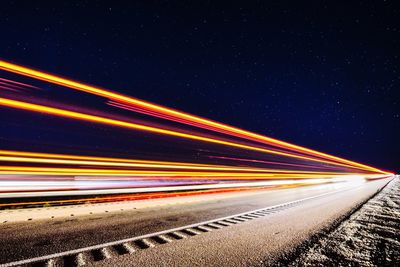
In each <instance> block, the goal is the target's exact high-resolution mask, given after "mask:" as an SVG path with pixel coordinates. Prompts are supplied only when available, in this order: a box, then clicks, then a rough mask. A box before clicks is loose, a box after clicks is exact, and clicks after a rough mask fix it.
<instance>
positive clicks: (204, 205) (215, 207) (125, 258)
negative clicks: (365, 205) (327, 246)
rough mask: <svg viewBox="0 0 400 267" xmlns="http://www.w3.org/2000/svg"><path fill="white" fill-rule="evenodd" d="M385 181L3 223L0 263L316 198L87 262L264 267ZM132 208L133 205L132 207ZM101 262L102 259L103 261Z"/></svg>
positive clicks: (231, 195)
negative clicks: (133, 250)
mask: <svg viewBox="0 0 400 267" xmlns="http://www.w3.org/2000/svg"><path fill="white" fill-rule="evenodd" d="M387 182H388V179H385V180H378V181H373V182H368V183H364V184H360V183H354V184H353V183H343V184H328V185H318V186H307V187H298V188H292V189H281V190H265V191H261V192H248V193H241V194H237V193H230V195H229V197H226V195H225V196H224V197H219V196H214V195H211V196H209V197H207V198H205V197H203V198H202V199H201V201H195V202H179V201H177V203H176V204H174V205H165V206H151V205H149V206H148V207H143V208H141V209H131V210H124V211H118V212H117V211H115V212H104V213H96V214H91V215H85V216H76V217H68V218H66V217H63V218H54V219H51V220H45V219H42V220H38V221H35V220H33V221H24V222H18V223H9V222H7V223H3V224H2V225H1V226H0V263H8V262H12V261H18V260H23V259H29V258H32V257H39V256H44V255H48V254H52V253H58V252H64V251H68V250H74V249H79V248H83V247H87V246H93V245H99V244H102V243H105V242H110V241H117V240H121V239H126V238H132V237H136V236H142V235H146V234H151V233H154V232H158V231H163V230H168V229H172V228H176V227H182V226H185V225H189V224H194V223H200V222H202V221H207V220H212V219H216V218H219V217H224V216H230V215H234V214H238V213H243V212H247V211H252V210H256V209H261V208H266V207H269V206H273V205H279V204H282V203H287V202H290V201H295V200H300V199H304V198H310V197H315V196H319V197H315V198H312V199H308V200H305V201H302V202H301V203H299V204H297V205H294V206H293V207H290V208H287V209H282V210H279V211H277V212H274V213H270V214H268V215H267V216H263V217H260V218H257V219H254V220H249V221H246V222H244V223H240V224H234V225H231V226H229V227H223V228H222V229H218V230H215V231H211V232H207V233H204V234H199V235H195V236H193V237H190V238H184V239H182V240H177V241H179V242H171V243H168V244H164V245H162V246H156V247H155V248H150V249H143V250H138V251H136V252H135V253H133V254H126V255H120V256H118V257H111V258H110V259H106V260H101V261H96V262H89V263H94V264H95V265H105V266H132V261H133V262H135V265H137V266H160V265H161V266H171V265H180V266H193V265H198V266H205V265H207V266H221V265H231V266H246V265H247V266H248V265H258V264H271V263H273V262H274V260H276V259H278V258H279V257H281V256H282V255H283V254H284V253H286V252H288V251H290V250H291V249H294V248H295V247H296V246H297V245H299V244H300V243H301V242H303V241H305V240H307V239H308V238H309V237H310V236H311V235H312V234H314V233H316V232H318V231H320V230H321V229H323V228H326V227H327V226H329V225H330V224H332V222H334V221H336V220H337V219H338V218H340V217H342V216H345V215H346V214H347V213H348V212H349V211H351V210H352V209H353V208H354V207H355V206H357V204H359V203H361V202H363V201H365V200H366V199H368V198H369V197H371V196H372V195H373V194H374V193H375V192H377V190H379V189H381V188H382V187H383V186H384V185H385V184H386V183H387ZM132 205H134V204H132ZM106 258H107V257H106Z"/></svg>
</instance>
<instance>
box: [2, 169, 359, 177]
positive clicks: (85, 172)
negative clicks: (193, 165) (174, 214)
mask: <svg viewBox="0 0 400 267" xmlns="http://www.w3.org/2000/svg"><path fill="white" fill-rule="evenodd" d="M0 174H19V175H22V174H36V175H38V174H41V175H74V176H79V175H81V176H106V175H113V176H140V177H157V179H160V178H164V177H173V178H174V179H180V178H181V179H187V178H189V179H192V178H194V177H203V178H206V180H212V178H217V179H218V180H220V179H228V180H232V177H240V178H242V179H246V178H247V179H270V178H271V179H296V178H303V179H304V178H307V179H308V178H310V179H311V178H324V177H326V178H332V177H335V176H346V175H349V176H354V175H361V174H354V173H352V174H349V173H324V172H316V173H308V172H301V171H291V170H284V171H283V170H282V171H279V170H270V172H269V173H263V172H232V171H231V172H211V171H206V172H204V171H201V172H188V171H154V170H150V171H148V170H120V169H116V170H115V169H94V168H87V169H83V168H60V167H27V166H0Z"/></svg>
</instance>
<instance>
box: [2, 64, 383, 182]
mask: <svg viewBox="0 0 400 267" xmlns="http://www.w3.org/2000/svg"><path fill="white" fill-rule="evenodd" d="M0 69H3V70H6V71H9V72H13V73H18V74H21V75H24V76H29V77H32V78H36V79H39V80H43V81H47V82H50V83H54V84H58V85H62V86H66V87H69V88H72V89H76V90H80V91H83V92H87V93H90V94H95V95H98V96H102V97H106V98H109V99H112V100H115V101H117V102H123V103H128V104H131V105H134V106H138V107H141V108H144V109H148V110H151V111H154V112H159V113H162V114H167V115H169V116H172V117H174V118H180V119H184V120H188V121H189V122H196V123H199V124H201V125H204V126H209V127H210V126H211V127H214V128H215V129H220V130H223V131H229V132H232V133H233V134H236V135H239V136H243V137H249V138H254V139H255V140H259V141H261V142H266V143H267V144H272V145H275V146H278V147H283V148H290V149H292V150H294V151H298V152H302V153H306V154H309V155H313V156H317V157H321V158H325V159H329V160H332V161H335V162H341V163H343V164H347V165H350V166H353V167H358V168H361V169H365V170H368V171H372V172H378V173H382V174H388V172H385V171H382V170H379V169H377V168H374V167H371V166H368V165H365V164H360V163H357V162H354V161H350V160H346V159H343V158H340V157H336V156H332V155H329V154H326V153H322V152H318V151H315V150H312V149H308V148H305V147H301V146H298V145H294V144H290V143H287V142H284V141H280V140H277V139H274V138H270V137H267V136H263V135H259V134H256V133H252V132H249V131H245V130H242V129H239V128H236V127H232V126H229V125H226V124H222V123H218V122H215V121H212V120H208V119H204V118H201V117H198V116H194V115H190V114H187V113H184V112H180V111H177V110H173V109H170V108H166V107H163V106H159V105H155V104H152V103H149V102H146V101H142V100H139V99H136V98H132V97H128V96H125V95H122V94H118V93H114V92H111V91H108V90H104V89H101V88H97V87H94V86H90V85H87V84H83V83H79V82H76V81H72V80H69V79H65V78H62V77H59V76H56V75H52V74H48V73H45V72H41V71H37V70H34V69H30V68H26V67H23V66H19V65H16V64H12V63H9V62H6V61H0Z"/></svg>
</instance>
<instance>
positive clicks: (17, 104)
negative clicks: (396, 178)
mask: <svg viewBox="0 0 400 267" xmlns="http://www.w3.org/2000/svg"><path fill="white" fill-rule="evenodd" d="M0 105H3V106H8V107H13V108H19V109H23V110H29V111H35V112H41V113H47V114H50V115H57V116H62V117H67V118H73V119H78V120H85V121H91V122H97V123H102V124H108V125H112V126H119V127H124V128H130V129H134V130H142V131H147V132H153V133H158V134H166V135H171V136H176V137H182V138H186V139H193V140H197V141H204V142H209V143H215V144H220V145H226V146H232V147H237V148H242V149H248V150H254V151H259V152H264V153H270V154H275V155H281V156H287V157H292V158H298V159H305V160H310V161H316V162H322V163H330V164H334V165H341V166H347V165H344V164H340V163H337V162H329V161H326V160H320V159H316V158H310V157H306V156H300V155H294V154H290V153H285V152H280V151H275V150H270V149H265V148H260V147H254V146H249V145H244V144H239V143H233V142H229V141H224V140H219V139H214V138H208V137H203V136H198V135H193V134H187V133H182V132H177V131H171V130H167V129H160V128H156V127H152V126H146V125H141V124H136V123H131V122H126V121H120V120H115V119H110V118H105V117H99V116H94V115H90V114H85V113H80V112H74V111H69V110H65V109H58V108H53V107H49V106H43V105H37V104H31V103H26V102H21V101H15V100H11V99H5V98H0ZM349 167H350V166H349ZM351 167H353V168H357V169H364V170H371V168H370V167H357V166H354V165H353V166H351ZM373 170H374V171H377V172H380V173H383V174H384V173H385V172H383V171H381V170H378V169H375V168H373Z"/></svg>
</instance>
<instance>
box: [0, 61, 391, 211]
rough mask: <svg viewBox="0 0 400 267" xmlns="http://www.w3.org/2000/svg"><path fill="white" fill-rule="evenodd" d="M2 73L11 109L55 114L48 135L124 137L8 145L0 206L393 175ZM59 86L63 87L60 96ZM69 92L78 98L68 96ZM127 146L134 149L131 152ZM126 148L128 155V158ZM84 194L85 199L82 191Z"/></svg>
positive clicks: (22, 71) (1, 155)
mask: <svg viewBox="0 0 400 267" xmlns="http://www.w3.org/2000/svg"><path fill="white" fill-rule="evenodd" d="M0 70H3V71H5V72H6V75H10V76H11V77H9V76H6V77H5V78H2V77H0V89H2V90H0V106H3V107H8V108H11V109H8V108H7V109H6V111H7V112H10V113H11V112H18V110H23V111H29V113H27V112H19V113H18V116H37V114H46V115H51V116H53V117H50V116H42V117H40V118H41V119H43V120H46V119H47V117H50V119H51V123H50V127H53V124H55V125H54V128H55V129H57V130H56V131H51V129H50V131H49V133H48V134H54V133H57V134H58V135H60V129H59V128H57V127H59V126H58V125H56V124H57V123H58V122H64V120H62V118H68V119H69V120H68V123H72V124H78V123H77V122H80V124H79V127H82V128H78V129H84V130H83V131H85V129H90V128H91V127H92V126H93V125H97V126H96V127H99V128H101V129H106V130H107V132H106V133H107V134H104V133H98V132H96V133H95V134H93V131H92V132H91V135H88V136H90V137H93V136H94V135H100V137H101V138H103V139H101V138H100V139H99V140H104V138H110V137H113V138H114V135H113V133H116V136H118V137H115V138H114V139H113V141H110V143H111V144H112V149H111V151H110V149H108V150H107V149H98V148H99V147H100V148H102V143H101V142H102V141H99V142H98V143H95V145H94V146H95V147H89V148H87V147H84V148H82V151H80V149H81V147H80V145H79V144H78V145H76V144H75V143H73V144H64V143H61V144H56V145H54V144H53V145H52V146H47V144H48V143H46V140H45V141H43V144H42V146H40V147H41V148H42V151H35V150H37V149H18V148H15V147H13V146H11V145H10V146H8V147H7V149H6V147H5V146H4V147H1V148H0V199H2V201H3V202H0V208H6V207H10V206H13V205H14V204H15V205H25V204H26V205H32V204H38V205H40V204H43V203H47V204H48V203H53V202H54V203H57V204H60V205H62V204H65V203H68V204H71V203H80V202H82V201H85V202H87V201H93V202H99V201H116V200H127V199H142V198H151V197H166V196H182V195H189V194H202V193H210V194H211V193H218V192H229V191H236V190H256V189H266V188H272V187H280V188H284V187H292V186H304V185H313V184H322V183H340V182H352V183H359V182H364V181H365V180H369V179H379V178H382V177H387V176H391V175H392V173H390V172H387V171H383V170H380V169H377V168H374V167H371V166H368V165H364V164H361V163H357V162H354V161H351V160H347V159H343V158H339V157H336V156H332V155H328V154H325V153H322V152H318V151H315V150H312V149H308V148H304V147H301V146H297V145H293V144H290V143H287V142H283V141H279V140H276V139H273V138H270V137H266V136H263V135H259V134H256V133H252V132H249V131H245V130H242V129H239V128H235V127H233V126H229V125H225V124H222V123H219V122H215V121H211V120H208V119H204V118H201V117H197V116H194V115H190V114H187V113H184V112H180V111H177V110H173V109H170V108H166V107H162V106H159V105H156V104H152V103H149V102H145V101H142V100H138V99H135V98H132V97H129V96H124V95H121V94H118V93H115V92H111V91H108V90H104V89H100V88H97V87H93V86H90V85H86V84H82V83H79V82H76V81H72V80H68V79H65V78H61V77H58V76H55V75H51V74H47V73H44V72H40V71H36V70H33V69H29V68H26V67H22V66H18V65H15V64H11V63H8V62H5V61H0ZM1 74H2V73H0V75H1ZM21 75H22V76H21ZM14 76H17V78H15V77H14ZM14 79H17V80H16V81H15V80H14ZM20 79H21V80H20ZM31 83H32V84H31ZM43 84H44V85H43ZM36 85H37V86H36ZM46 85H51V86H50V87H48V86H46ZM59 86H61V88H60V87H59ZM41 88H43V89H41ZM29 89H40V90H29ZM59 89H60V90H59ZM71 89H75V90H71ZM61 90H64V91H63V92H62V93H60V91H61ZM66 92H67V94H65V93H66ZM82 92H83V93H82ZM87 93H88V94H87ZM70 94H71V95H73V94H77V96H72V97H71V96H70ZM82 95H85V97H90V98H96V101H94V103H95V105H93V107H86V106H85V103H84V101H81V103H78V102H79V98H77V97H78V96H79V97H81V96H82ZM66 96H67V97H71V99H67V100H65V99H64V98H65V97H66ZM99 96H100V98H99ZM59 98H60V99H59ZM100 100H101V102H100V103H98V102H99V101H100ZM82 103H83V104H82ZM97 103H98V105H97ZM0 111H1V110H0ZM21 114H22V115H21ZM11 117H12V116H11ZM82 122H83V123H82ZM13 123H14V122H13ZM18 123H20V124H23V123H25V122H24V121H22V122H21V121H18V122H16V123H15V125H18ZM11 125H14V124H11ZM32 125H33V124H32ZM33 126H34V125H33ZM46 126H48V124H46ZM110 126H111V127H110ZM7 127H10V126H7ZM11 127H12V126H11ZM85 127H86V128H85ZM45 128H46V130H47V128H48V127H45ZM121 129H129V130H130V131H126V130H121ZM40 130H42V131H43V129H40ZM92 130H93V129H92ZM68 131H69V130H68V129H62V130H61V135H63V134H65V135H67V134H69V133H71V132H72V130H70V132H68ZM46 134H47V132H46ZM73 134H74V135H75V136H79V138H80V137H81V136H82V137H83V136H84V135H83V134H82V135H81V132H78V133H76V132H74V133H73ZM0 137H2V136H0ZM124 138H125V139H124ZM10 139H11V140H13V137H11V138H10ZM43 139H45V138H43ZM40 140H42V139H40ZM60 140H62V139H60ZM115 140H117V141H115ZM183 140H186V141H185V142H183ZM79 141H81V140H79ZM83 141H87V139H86V140H83ZM80 144H81V145H82V146H84V145H86V144H85V143H84V142H81V143H80ZM125 144H130V146H126V147H127V148H126V149H125ZM132 144H133V145H132ZM92 146H93V144H92ZM121 146H122V147H123V148H124V149H122V152H121ZM33 147H35V146H33ZM36 147H38V146H37V144H36ZM132 147H133V149H132ZM3 148H4V149H3ZM55 148H56V149H61V150H63V149H67V150H68V151H71V149H73V152H72V153H71V152H69V153H68V154H65V151H52V150H54V149H55ZM117 148H118V149H117ZM136 149H137V151H136ZM22 150H24V151H22ZM112 150H116V151H112ZM44 151H47V152H44ZM49 151H50V152H49ZM104 151H108V152H104ZM121 153H122V154H124V153H125V154H124V156H121ZM126 154H128V156H126ZM115 155H117V157H115ZM182 159H183V160H182ZM84 195H86V196H87V197H79V196H84ZM20 198H24V199H25V200H24V201H22V200H21V199H20ZM26 198H34V199H33V200H32V199H30V200H28V199H26ZM48 198H50V199H48ZM54 198H56V200H54ZM62 198H63V199H62ZM6 200H8V202H7V201H6ZM31 200H32V201H31ZM4 201H6V203H5V202H4ZM13 201H15V203H14V202H13ZM18 203H19V204H18ZM21 203H22V204H21ZM24 203H25V204H24Z"/></svg>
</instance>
